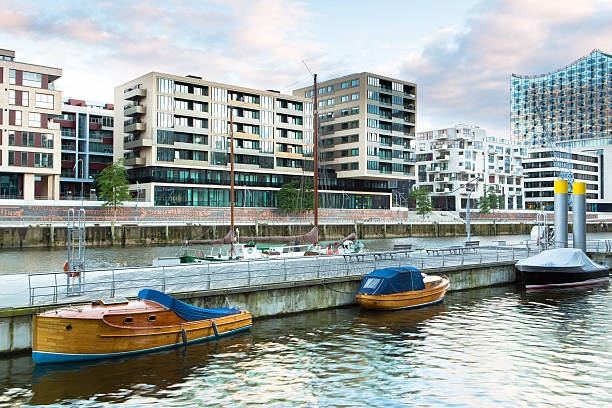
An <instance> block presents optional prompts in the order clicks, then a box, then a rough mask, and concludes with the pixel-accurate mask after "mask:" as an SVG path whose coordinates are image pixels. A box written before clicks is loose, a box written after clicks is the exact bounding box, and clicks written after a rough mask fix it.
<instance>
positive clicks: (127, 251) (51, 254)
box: [0, 235, 528, 274]
mask: <svg viewBox="0 0 612 408" xmlns="http://www.w3.org/2000/svg"><path fill="white" fill-rule="evenodd" d="M527 238H528V237H527V236H525V235H515V236H509V237H474V239H475V240H480V241H481V243H482V244H491V243H493V242H494V241H495V240H497V239H503V240H506V241H507V242H508V243H511V242H512V243H519V242H521V241H524V240H525V239H527ZM464 241H465V237H444V238H397V239H366V240H363V243H364V245H365V248H366V249H367V250H370V251H381V250H391V249H393V245H395V244H400V243H401V244H413V245H414V246H415V247H418V248H422V247H427V248H431V247H440V246H447V245H458V244H461V243H462V242H464ZM197 248H198V249H201V250H202V251H203V252H204V253H205V254H209V253H210V252H211V247H210V246H208V245H202V246H198V247H197ZM228 248H229V247H228V246H224V245H219V246H215V248H214V249H213V253H214V254H217V253H219V250H221V251H222V252H223V253H226V252H227V249H228ZM180 252H181V247H180V246H141V247H134V246H132V247H121V246H115V247H105V248H87V249H86V250H85V261H86V266H87V268H90V269H93V268H109V267H115V266H121V265H125V266H140V265H151V263H152V261H153V259H154V258H157V257H166V256H176V255H177V254H179V253H180ZM65 261H66V250H65V249H63V248H58V249H43V248H26V249H21V250H19V249H0V274H7V273H21V272H46V271H59V270H61V269H62V267H63V265H64V262H65Z"/></svg>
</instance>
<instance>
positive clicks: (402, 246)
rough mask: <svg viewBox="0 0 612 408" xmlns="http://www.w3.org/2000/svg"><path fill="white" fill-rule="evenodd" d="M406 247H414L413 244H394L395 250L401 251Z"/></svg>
mask: <svg viewBox="0 0 612 408" xmlns="http://www.w3.org/2000/svg"><path fill="white" fill-rule="evenodd" d="M404 249H412V244H395V245H393V250H394V251H401V250H404Z"/></svg>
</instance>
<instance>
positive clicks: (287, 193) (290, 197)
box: [277, 181, 300, 213]
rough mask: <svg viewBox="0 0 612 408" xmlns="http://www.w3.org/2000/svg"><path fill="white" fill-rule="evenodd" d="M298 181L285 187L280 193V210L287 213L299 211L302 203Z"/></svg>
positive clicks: (284, 185)
mask: <svg viewBox="0 0 612 408" xmlns="http://www.w3.org/2000/svg"><path fill="white" fill-rule="evenodd" d="M297 185H298V183H297V181H292V182H290V183H287V184H283V186H282V187H281V188H280V190H279V191H278V195H277V197H278V208H280V209H282V210H285V211H286V212H287V213H293V212H296V211H298V208H299V207H300V206H299V202H300V190H299V189H298V188H297Z"/></svg>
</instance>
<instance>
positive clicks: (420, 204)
mask: <svg viewBox="0 0 612 408" xmlns="http://www.w3.org/2000/svg"><path fill="white" fill-rule="evenodd" d="M429 194H430V192H429V191H428V190H427V189H425V188H423V187H419V188H415V189H413V190H412V191H410V193H408V197H410V198H412V199H414V201H415V205H416V210H417V214H419V215H422V216H423V217H425V214H428V213H430V212H431V198H430V197H429Z"/></svg>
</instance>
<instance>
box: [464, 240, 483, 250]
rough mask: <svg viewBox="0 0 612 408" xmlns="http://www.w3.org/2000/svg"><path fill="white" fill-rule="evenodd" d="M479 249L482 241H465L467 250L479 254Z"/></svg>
mask: <svg viewBox="0 0 612 408" xmlns="http://www.w3.org/2000/svg"><path fill="white" fill-rule="evenodd" d="M478 247H480V241H465V248H466V249H469V250H472V251H473V252H478ZM466 252H467V251H466Z"/></svg>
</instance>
